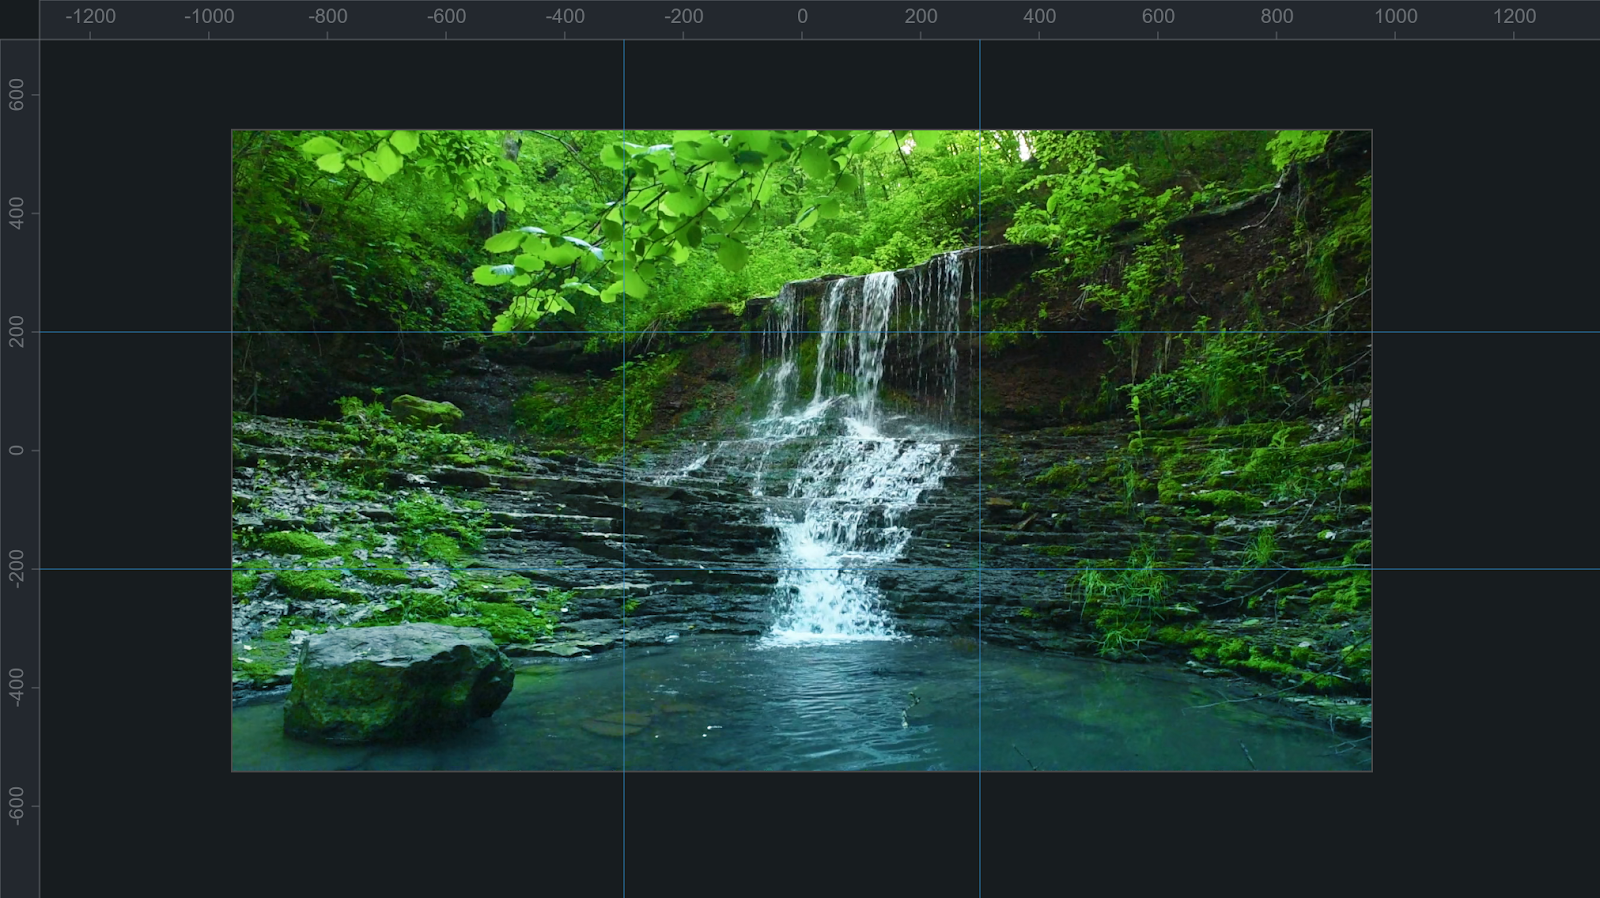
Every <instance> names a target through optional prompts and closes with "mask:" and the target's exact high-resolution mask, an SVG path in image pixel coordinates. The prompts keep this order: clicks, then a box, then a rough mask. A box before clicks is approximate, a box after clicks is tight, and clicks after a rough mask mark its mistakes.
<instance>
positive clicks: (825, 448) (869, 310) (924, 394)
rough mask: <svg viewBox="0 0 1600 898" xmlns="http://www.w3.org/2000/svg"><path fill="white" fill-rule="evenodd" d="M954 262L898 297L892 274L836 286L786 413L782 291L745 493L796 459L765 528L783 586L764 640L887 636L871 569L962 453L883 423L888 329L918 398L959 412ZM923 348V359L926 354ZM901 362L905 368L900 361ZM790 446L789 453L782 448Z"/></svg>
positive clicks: (792, 324)
mask: <svg viewBox="0 0 1600 898" xmlns="http://www.w3.org/2000/svg"><path fill="white" fill-rule="evenodd" d="M962 275H963V269H962V263H961V261H960V260H959V259H958V258H957V257H956V256H954V255H949V256H942V257H939V258H937V259H934V260H933V261H932V262H930V263H929V264H928V265H927V266H926V267H925V268H922V269H917V270H915V271H913V272H911V276H910V277H909V278H908V283H907V284H906V285H905V286H904V287H902V284H901V282H900V280H899V278H897V277H896V275H895V274H894V273H892V272H880V273H877V274H870V275H867V276H866V277H863V278H850V279H843V280H838V281H833V282H831V283H830V284H829V285H828V287H827V290H826V292H825V294H824V295H823V296H822V298H821V300H820V302H819V305H820V312H821V315H820V317H821V328H820V330H821V334H820V335H819V338H818V341H817V358H816V362H815V366H816V375H815V380H814V382H813V383H812V384H810V386H811V387H812V390H811V401H810V402H809V403H807V404H806V405H805V406H804V407H803V408H800V409H797V410H792V411H791V410H790V408H789V406H790V405H791V404H792V399H793V397H794V393H795V390H794V387H795V386H797V381H798V374H799V370H800V368H801V367H802V365H801V359H800V347H801V344H802V343H803V342H804V337H803V335H801V334H798V333H796V332H795V331H796V330H797V329H798V328H799V327H800V326H801V323H802V322H803V321H804V315H802V314H800V309H799V307H800V302H799V298H798V297H797V296H796V294H795V293H794V291H793V290H790V289H788V288H785V292H783V293H781V294H780V295H779V297H778V300H777V302H776V304H775V306H774V309H773V321H774V323H775V324H776V325H777V326H778V328H779V331H778V333H777V334H775V335H773V339H772V340H771V349H772V350H775V354H776V355H777V364H776V366H775V368H773V369H772V378H773V381H772V396H773V399H772V402H771V405H770V407H769V412H768V415H767V417H766V418H765V419H763V420H762V421H759V422H757V423H756V425H755V427H756V431H757V435H758V437H757V438H758V440H759V441H760V442H762V443H763V444H764V450H763V453H762V462H761V464H760V465H759V466H758V471H757V474H756V483H755V484H754V485H753V488H752V492H754V493H755V494H756V495H763V494H764V490H763V485H762V484H763V480H764V478H765V476H766V473H767V470H768V464H767V462H768V460H769V459H770V458H771V457H772V456H773V455H774V454H775V453H776V454H779V455H780V457H792V456H793V455H794V454H795V450H801V451H802V452H803V454H801V455H800V456H799V460H798V462H797V463H796V464H795V466H794V468H793V472H792V476H790V478H789V480H788V483H787V486H786V489H784V491H783V492H784V501H779V502H774V504H773V507H772V508H771V509H770V510H769V512H768V520H769V521H770V523H772V524H773V526H774V527H775V528H776V529H777V531H778V534H779V550H780V552H781V555H782V558H783V562H784V569H783V570H782V571H781V572H780V574H779V576H778V584H777V589H776V596H775V617H774V621H773V627H772V631H771V632H770V633H769V634H768V635H767V637H766V641H768V642H769V643H780V644H781V643H796V642H817V641H829V642H831V641H840V640H855V639H892V638H895V637H896V636H897V635H898V634H896V632H895V631H894V628H893V626H892V625H891V624H890V622H889V620H888V618H887V617H886V616H885V615H884V613H883V609H882V607H881V599H882V595H881V593H880V591H879V590H878V589H877V587H876V586H874V585H873V584H872V582H871V569H872V568H873V567H875V566H877V565H881V564H884V563H887V562H892V561H894V560H895V559H896V558H898V557H899V556H900V553H901V551H902V550H903V549H904V548H905V546H906V543H907V542H908V541H909V540H910V539H911V531H910V530H908V529H907V528H906V527H904V526H902V525H901V523H900V521H901V518H902V516H903V515H904V514H905V512H907V511H909V510H910V509H911V508H912V507H913V506H915V505H916V504H917V501H918V499H920V498H921V496H922V495H923V493H925V492H927V491H929V490H934V489H938V488H940V485H941V481H942V479H943V477H944V476H945V474H946V473H947V472H948V471H949V469H950V465H951V463H952V461H953V459H954V458H955V454H956V452H957V451H958V449H959V446H958V445H957V444H956V443H954V442H951V441H950V438H949V435H948V434H947V433H942V432H940V431H939V430H938V427H937V425H935V426H929V425H927V424H923V425H920V426H919V425H918V424H916V423H915V422H914V421H913V420H912V419H911V418H910V417H909V416H907V415H886V410H885V409H883V408H882V406H881V404H880V402H879V390H880V387H881V386H882V383H883V379H884V366H885V353H886V349H887V348H888V345H889V338H890V325H891V322H894V323H896V324H897V327H896V328H895V330H896V331H903V333H901V334H899V339H900V340H902V341H905V344H906V346H908V347H909V346H913V345H914V346H915V347H916V349H917V351H916V352H915V353H914V354H913V353H911V352H905V353H903V355H905V356H907V357H909V364H912V365H915V366H916V376H915V377H913V378H908V379H905V380H910V381H912V382H914V383H916V385H917V389H918V393H919V394H920V395H919V396H917V397H914V398H915V399H917V400H932V401H933V402H936V403H937V406H938V411H937V414H938V417H939V418H941V419H942V420H943V422H945V423H947V422H948V421H949V419H950V417H951V413H952V412H953V409H954V400H955V377H956V360H957V351H956V340H957V337H958V336H959V303H960V299H961V295H960V289H961V286H962V283H963V280H964V279H963V276H962ZM930 350H931V351H930ZM903 363H904V362H903ZM785 450H788V451H785Z"/></svg>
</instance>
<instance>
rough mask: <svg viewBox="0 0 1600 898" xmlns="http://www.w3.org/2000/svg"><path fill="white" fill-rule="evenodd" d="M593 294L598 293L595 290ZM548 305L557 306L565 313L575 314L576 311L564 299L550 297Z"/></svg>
mask: <svg viewBox="0 0 1600 898" xmlns="http://www.w3.org/2000/svg"><path fill="white" fill-rule="evenodd" d="M595 292H597V293H598V292H599V291H598V290H597V291H595ZM550 304H551V305H553V306H559V307H560V308H561V309H562V310H563V311H567V312H577V311H578V310H577V309H574V308H573V307H572V303H570V302H567V300H566V297H562V296H552V297H550Z"/></svg>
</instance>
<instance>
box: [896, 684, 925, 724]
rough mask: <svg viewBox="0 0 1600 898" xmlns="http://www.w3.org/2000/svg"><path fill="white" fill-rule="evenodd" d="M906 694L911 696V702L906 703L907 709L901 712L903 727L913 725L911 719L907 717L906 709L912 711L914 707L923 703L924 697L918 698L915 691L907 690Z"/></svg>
mask: <svg viewBox="0 0 1600 898" xmlns="http://www.w3.org/2000/svg"><path fill="white" fill-rule="evenodd" d="M906 695H909V696H911V704H909V705H906V709H905V711H901V712H900V726H902V727H909V726H911V721H910V720H908V719H906V711H910V710H911V709H912V708H915V707H916V706H917V705H920V704H922V699H920V698H917V694H916V693H915V692H907V693H906Z"/></svg>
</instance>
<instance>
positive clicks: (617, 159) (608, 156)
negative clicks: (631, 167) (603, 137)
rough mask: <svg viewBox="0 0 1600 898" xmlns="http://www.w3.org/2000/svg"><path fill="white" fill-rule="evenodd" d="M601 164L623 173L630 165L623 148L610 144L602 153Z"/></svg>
mask: <svg viewBox="0 0 1600 898" xmlns="http://www.w3.org/2000/svg"><path fill="white" fill-rule="evenodd" d="M600 164H601V165H604V166H605V167H606V168H614V169H616V170H618V171H621V170H622V169H623V168H624V167H625V166H627V164H628V155H627V153H625V152H623V149H622V147H620V146H618V145H616V144H614V143H608V144H606V145H605V148H604V149H602V150H601V151H600Z"/></svg>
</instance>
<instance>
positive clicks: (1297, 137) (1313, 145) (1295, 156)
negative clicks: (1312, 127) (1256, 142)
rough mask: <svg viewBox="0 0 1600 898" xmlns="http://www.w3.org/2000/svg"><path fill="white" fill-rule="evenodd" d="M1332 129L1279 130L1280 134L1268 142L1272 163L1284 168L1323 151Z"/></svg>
mask: <svg viewBox="0 0 1600 898" xmlns="http://www.w3.org/2000/svg"><path fill="white" fill-rule="evenodd" d="M1332 133H1333V132H1332V131H1279V132H1278V136H1277V137H1274V138H1273V139H1272V140H1270V141H1268V142H1267V152H1268V153H1270V154H1271V155H1272V164H1273V165H1274V166H1275V167H1277V168H1279V169H1282V168H1283V167H1284V166H1286V165H1288V164H1289V163H1291V162H1301V161H1303V160H1306V159H1310V158H1311V157H1313V156H1315V155H1317V154H1318V153H1321V152H1322V150H1323V148H1324V147H1326V146H1327V145H1328V135H1330V134H1332Z"/></svg>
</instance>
